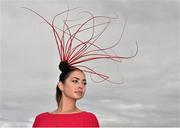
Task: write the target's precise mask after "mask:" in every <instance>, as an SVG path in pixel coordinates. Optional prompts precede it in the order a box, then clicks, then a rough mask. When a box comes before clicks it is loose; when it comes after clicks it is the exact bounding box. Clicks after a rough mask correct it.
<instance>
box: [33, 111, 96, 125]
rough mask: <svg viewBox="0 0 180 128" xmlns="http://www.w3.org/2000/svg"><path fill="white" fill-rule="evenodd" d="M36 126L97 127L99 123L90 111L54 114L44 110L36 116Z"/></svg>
mask: <svg viewBox="0 0 180 128" xmlns="http://www.w3.org/2000/svg"><path fill="white" fill-rule="evenodd" d="M34 127H96V128H99V123H98V120H97V118H96V116H95V115H94V114H93V113H90V112H85V111H82V112H79V113H71V114H52V113H49V112H44V113H41V114H39V115H37V116H36V118H35V121H34V124H33V128H34Z"/></svg>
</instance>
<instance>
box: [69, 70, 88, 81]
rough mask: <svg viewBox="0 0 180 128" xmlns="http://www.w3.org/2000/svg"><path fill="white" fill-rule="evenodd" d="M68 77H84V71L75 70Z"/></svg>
mask: <svg viewBox="0 0 180 128" xmlns="http://www.w3.org/2000/svg"><path fill="white" fill-rule="evenodd" d="M69 77H70V78H74V77H77V78H80V79H85V74H84V72H82V71H80V70H75V71H73V72H72V73H71V74H70V76H69Z"/></svg>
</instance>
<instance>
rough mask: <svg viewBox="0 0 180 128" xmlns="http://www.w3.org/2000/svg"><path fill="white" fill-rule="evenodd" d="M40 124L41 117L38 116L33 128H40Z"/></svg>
mask: <svg viewBox="0 0 180 128" xmlns="http://www.w3.org/2000/svg"><path fill="white" fill-rule="evenodd" d="M39 124H40V118H39V116H36V118H35V120H34V123H33V126H32V127H33V128H35V127H40V126H39Z"/></svg>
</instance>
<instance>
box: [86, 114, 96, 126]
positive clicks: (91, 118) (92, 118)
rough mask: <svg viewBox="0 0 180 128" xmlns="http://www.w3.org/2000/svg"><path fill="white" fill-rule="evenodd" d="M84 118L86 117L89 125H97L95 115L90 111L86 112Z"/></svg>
mask: <svg viewBox="0 0 180 128" xmlns="http://www.w3.org/2000/svg"><path fill="white" fill-rule="evenodd" d="M85 114H86V118H87V119H88V121H89V123H90V126H93V127H99V122H98V119H97V117H96V115H95V114H94V113H92V112H86V113H85Z"/></svg>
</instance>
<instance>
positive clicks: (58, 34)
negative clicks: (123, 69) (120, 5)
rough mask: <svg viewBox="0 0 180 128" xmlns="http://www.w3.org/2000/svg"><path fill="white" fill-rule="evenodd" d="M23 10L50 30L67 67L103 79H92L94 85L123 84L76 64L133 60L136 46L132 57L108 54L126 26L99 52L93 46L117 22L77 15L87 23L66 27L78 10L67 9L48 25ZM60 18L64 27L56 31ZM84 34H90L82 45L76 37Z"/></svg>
mask: <svg viewBox="0 0 180 128" xmlns="http://www.w3.org/2000/svg"><path fill="white" fill-rule="evenodd" d="M23 8H25V9H27V10H29V11H31V12H33V13H35V14H36V15H38V16H39V17H40V18H42V19H43V20H44V21H45V22H46V23H47V24H48V25H49V26H50V27H51V28H52V31H53V35H54V38H55V41H56V45H57V48H58V52H59V59H60V61H67V62H68V63H69V65H71V66H72V67H78V68H80V69H81V70H83V71H84V72H87V73H90V74H91V75H96V76H98V77H100V78H101V79H102V80H100V81H94V80H93V79H92V77H91V79H92V80H93V81H94V82H102V81H108V82H110V83H113V84H121V83H122V82H120V83H119V82H113V81H111V80H110V79H109V78H110V77H109V76H107V75H104V74H102V73H98V72H96V71H95V70H93V69H92V68H90V67H87V66H84V65H79V64H80V63H83V62H87V61H93V60H97V59H109V60H112V61H117V62H121V61H122V60H123V59H130V58H132V57H135V56H136V55H137V53H138V45H137V42H136V48H137V49H136V52H135V53H134V54H133V55H131V56H118V55H115V54H110V53H108V50H111V49H112V48H114V47H115V46H117V45H118V44H119V42H120V41H121V39H122V36H123V33H124V30H125V26H126V22H125V24H124V26H123V30H122V32H121V34H120V38H119V39H118V41H117V42H115V43H113V44H112V45H111V46H109V47H106V48H101V47H100V46H98V45H97V44H96V42H97V40H98V39H99V38H100V37H101V36H102V35H103V33H104V32H105V30H106V29H107V28H108V26H109V25H110V23H111V20H112V19H117V18H115V17H107V16H94V15H93V14H92V13H91V12H89V11H81V12H80V13H79V14H87V15H89V16H90V18H87V20H85V21H83V22H81V23H78V24H74V25H71V26H70V25H69V24H68V22H70V21H71V22H72V21H73V20H69V19H68V17H69V13H70V12H73V11H74V10H76V9H77V8H72V9H69V8H68V9H67V10H65V11H63V12H61V13H58V14H56V15H55V16H54V17H53V20H52V22H49V21H48V20H46V19H45V18H44V17H43V16H41V15H40V14H39V13H37V12H36V11H34V10H32V9H30V8H26V7H23ZM63 14H66V17H65V19H64V20H62V21H63V27H62V29H60V28H59V27H57V26H56V25H55V20H56V18H57V17H59V16H62V15H63ZM97 19H102V21H103V22H102V23H96V20H97ZM88 25H91V26H89V27H86V26H88ZM103 25H104V26H103ZM102 26H103V28H102V30H101V31H100V32H99V33H98V34H96V35H95V29H96V28H97V27H102ZM72 29H75V31H73V30H72ZM84 31H90V32H91V34H90V37H89V39H87V40H86V41H82V40H81V39H79V37H78V34H80V33H82V32H84ZM65 38H67V39H66V40H65ZM75 43H76V44H75ZM90 48H91V49H90Z"/></svg>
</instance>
